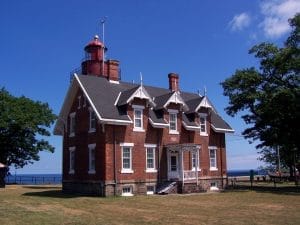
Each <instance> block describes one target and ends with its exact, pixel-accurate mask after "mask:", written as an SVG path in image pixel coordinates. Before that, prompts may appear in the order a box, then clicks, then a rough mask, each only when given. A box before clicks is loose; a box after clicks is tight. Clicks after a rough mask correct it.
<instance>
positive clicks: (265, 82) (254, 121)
mask: <svg viewBox="0 0 300 225" xmlns="http://www.w3.org/2000/svg"><path fill="white" fill-rule="evenodd" d="M289 23H290V25H291V27H292V32H291V34H290V36H289V37H288V38H287V40H286V42H285V43H284V45H283V47H281V48H279V47H277V46H275V45H274V44H271V43H261V44H259V45H255V46H254V47H252V48H251V49H250V50H249V54H254V56H255V57H256V58H258V59H259V63H260V67H259V69H256V68H254V67H251V68H246V69H240V70H236V72H235V73H234V74H233V75H232V76H231V77H230V78H228V79H226V80H225V81H223V82H222V83H221V85H222V87H223V90H224V92H223V94H224V95H225V96H228V97H229V106H228V107H226V109H225V110H226V112H227V114H229V115H230V116H235V115H237V113H242V116H241V117H242V119H243V120H244V121H245V123H246V124H247V125H248V128H246V129H245V130H244V131H243V133H242V134H243V135H244V137H245V138H246V139H248V140H249V141H250V142H252V141H255V140H259V144H258V145H257V146H256V147H257V149H259V150H260V151H259V153H261V158H260V159H261V160H263V161H265V162H268V163H271V164H275V163H276V160H277V156H276V154H277V149H278V150H279V152H280V156H281V161H282V163H283V165H284V166H287V167H289V168H291V169H292V168H293V167H294V166H295V165H296V166H297V167H298V169H300V161H299V158H300V137H299V134H300V125H299V121H300V87H299V84H300V48H299V44H300V14H297V15H296V16H295V17H294V18H292V19H290V20H289ZM291 172H292V171H291ZM292 174H293V173H292Z"/></svg>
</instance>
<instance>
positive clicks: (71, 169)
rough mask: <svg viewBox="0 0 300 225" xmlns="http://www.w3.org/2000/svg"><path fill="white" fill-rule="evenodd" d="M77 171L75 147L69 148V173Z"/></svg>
mask: <svg viewBox="0 0 300 225" xmlns="http://www.w3.org/2000/svg"><path fill="white" fill-rule="evenodd" d="M74 172H75V147H70V148H69V174H74Z"/></svg>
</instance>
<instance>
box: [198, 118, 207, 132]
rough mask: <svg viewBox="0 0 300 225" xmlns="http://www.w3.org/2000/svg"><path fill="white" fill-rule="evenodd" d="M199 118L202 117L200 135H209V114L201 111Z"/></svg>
mask: <svg viewBox="0 0 300 225" xmlns="http://www.w3.org/2000/svg"><path fill="white" fill-rule="evenodd" d="M199 118H200V135H204V136H207V127H206V120H207V119H206V118H207V114H205V113H199Z"/></svg>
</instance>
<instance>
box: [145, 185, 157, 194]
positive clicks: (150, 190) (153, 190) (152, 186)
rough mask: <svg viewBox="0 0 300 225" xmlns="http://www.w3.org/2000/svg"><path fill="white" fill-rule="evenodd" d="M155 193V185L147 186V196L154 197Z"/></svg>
mask: <svg viewBox="0 0 300 225" xmlns="http://www.w3.org/2000/svg"><path fill="white" fill-rule="evenodd" d="M154 193H155V186H154V185H147V195H153V194H154Z"/></svg>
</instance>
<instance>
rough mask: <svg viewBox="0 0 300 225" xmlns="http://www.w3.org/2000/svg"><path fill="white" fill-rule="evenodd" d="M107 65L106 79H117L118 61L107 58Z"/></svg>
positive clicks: (118, 78)
mask: <svg viewBox="0 0 300 225" xmlns="http://www.w3.org/2000/svg"><path fill="white" fill-rule="evenodd" d="M105 63H106V66H107V74H108V79H109V80H110V81H119V80H120V77H119V64H120V63H119V61H118V60H113V59H110V60H107V61H106V62H105Z"/></svg>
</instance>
